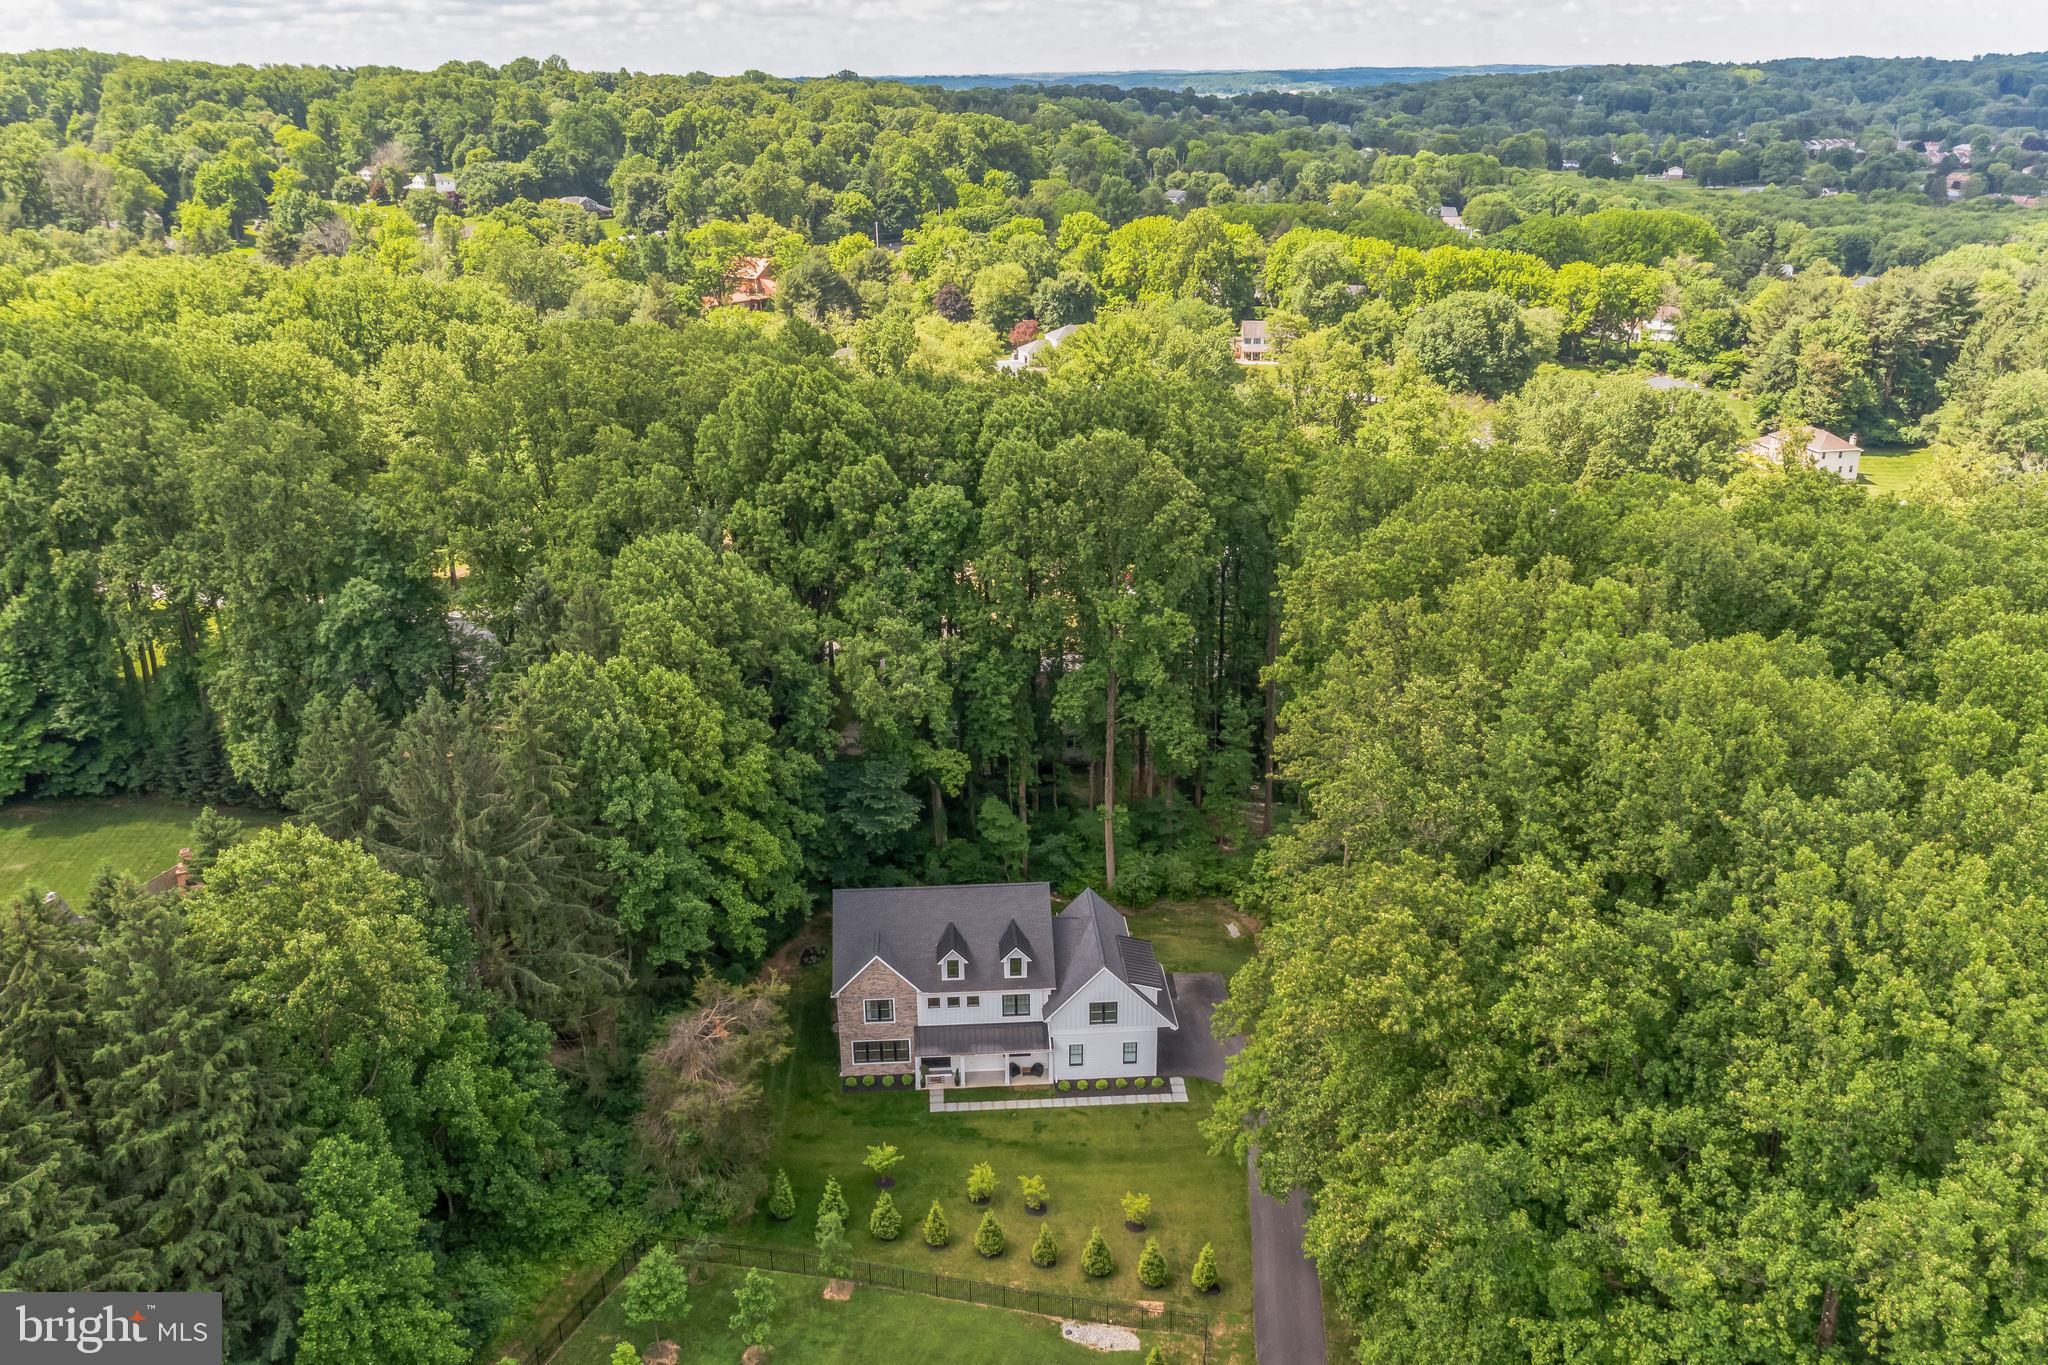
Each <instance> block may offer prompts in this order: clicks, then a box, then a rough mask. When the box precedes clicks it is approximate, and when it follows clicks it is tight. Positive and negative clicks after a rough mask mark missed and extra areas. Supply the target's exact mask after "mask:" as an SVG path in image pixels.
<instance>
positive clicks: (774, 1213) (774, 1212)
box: [768, 1171, 796, 1223]
mask: <svg viewBox="0 0 2048 1365" xmlns="http://www.w3.org/2000/svg"><path fill="white" fill-rule="evenodd" d="M768 1216H769V1217H770V1218H773V1219H774V1220H775V1221H776V1222H778V1223H787V1222H788V1221H789V1220H790V1219H792V1218H794V1217H796V1191H795V1190H794V1189H793V1188H791V1186H790V1183H789V1172H788V1171H777V1172H776V1173H775V1189H774V1191H773V1192H772V1193H770V1194H769V1196H768Z"/></svg>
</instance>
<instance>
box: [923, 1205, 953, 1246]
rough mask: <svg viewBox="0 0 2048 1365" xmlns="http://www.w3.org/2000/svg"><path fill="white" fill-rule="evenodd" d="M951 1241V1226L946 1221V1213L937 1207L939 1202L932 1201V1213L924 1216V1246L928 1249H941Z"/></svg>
mask: <svg viewBox="0 0 2048 1365" xmlns="http://www.w3.org/2000/svg"><path fill="white" fill-rule="evenodd" d="M952 1240H953V1225H952V1224H951V1223H948V1222H947V1221H946V1211H945V1210H944V1209H942V1208H940V1207H939V1201H938V1200H936V1199H934V1200H932V1211H931V1212H930V1213H927V1214H926V1215H925V1216H924V1244H925V1245H926V1246H928V1247H942V1246H944V1245H945V1244H946V1243H948V1242H950V1241H952Z"/></svg>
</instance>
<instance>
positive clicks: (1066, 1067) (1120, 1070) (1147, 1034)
mask: <svg viewBox="0 0 2048 1365" xmlns="http://www.w3.org/2000/svg"><path fill="white" fill-rule="evenodd" d="M1110 1002H1114V1003H1115V1004H1116V1022H1115V1023H1114V1024H1091V1023H1089V1022H1088V1006H1090V1005H1092V1004H1106V1003H1110ZM1046 1023H1047V1025H1048V1027H1049V1028H1050V1030H1051V1032H1052V1075H1053V1079H1055V1080H1063V1081H1071V1080H1095V1079H1097V1078H1099V1077H1105V1076H1110V1077H1114V1076H1155V1075H1157V1074H1158V1073H1159V1025H1160V1016H1159V1014H1158V1012H1157V1011H1156V1010H1155V1009H1153V1007H1152V1004H1151V1002H1150V1001H1148V1000H1147V999H1145V997H1144V996H1143V995H1141V994H1139V993H1138V992H1137V991H1134V990H1132V989H1131V988H1130V987H1129V986H1126V985H1125V984H1124V983H1123V982H1121V981H1119V980H1117V978H1116V976H1115V975H1114V974H1112V973H1110V972H1107V971H1104V972H1099V973H1097V974H1096V976H1095V979H1094V980H1092V981H1089V982H1087V983H1086V984H1085V985H1083V986H1082V987H1081V988H1080V990H1078V991H1076V992H1075V993H1074V994H1073V995H1072V996H1070V997H1069V998H1067V999H1065V1000H1062V1001H1061V1002H1060V1004H1059V1008H1058V1009H1056V1010H1054V1011H1053V1014H1052V1017H1051V1018H1050V1019H1048V1020H1047V1021H1046ZM1075 1043H1079V1044H1081V1048H1082V1055H1081V1065H1079V1066H1072V1065H1070V1064H1069V1063H1068V1061H1067V1050H1068V1048H1069V1047H1070V1046H1071V1045H1072V1044H1075ZM1125 1043H1136V1044H1137V1045H1138V1060H1137V1061H1136V1062H1135V1063H1132V1064H1131V1065H1128V1066H1126V1065H1125V1064H1124V1044H1125Z"/></svg>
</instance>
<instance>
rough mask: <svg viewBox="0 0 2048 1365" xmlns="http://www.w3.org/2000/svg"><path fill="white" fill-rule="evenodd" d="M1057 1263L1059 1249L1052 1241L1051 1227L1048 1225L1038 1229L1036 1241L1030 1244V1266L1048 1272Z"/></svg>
mask: <svg viewBox="0 0 2048 1365" xmlns="http://www.w3.org/2000/svg"><path fill="white" fill-rule="evenodd" d="M1059 1261H1060V1249H1059V1247H1058V1246H1057V1245H1056V1244H1055V1243H1054V1242H1053V1240H1052V1225H1051V1224H1050V1223H1048V1224H1046V1225H1045V1226H1043V1227H1041V1228H1039V1230H1038V1240H1037V1241H1035V1242H1033V1243H1032V1244H1031V1264H1033V1265H1035V1266H1041V1267H1043V1268H1045V1269H1047V1270H1050V1269H1052V1268H1053V1267H1054V1266H1056V1265H1058V1264H1059Z"/></svg>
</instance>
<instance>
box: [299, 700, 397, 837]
mask: <svg viewBox="0 0 2048 1365" xmlns="http://www.w3.org/2000/svg"><path fill="white" fill-rule="evenodd" d="M390 749H391V727H390V726H389V725H387V724H386V723H385V721H384V718H383V717H382V716H380V715H378V714H377V708H376V707H375V706H374V705H372V704H371V702H370V699H369V698H368V697H366V696H364V695H363V694H362V693H361V692H359V691H357V690H356V689H354V688H350V689H349V690H348V691H347V692H346V693H344V694H343V695H342V698H341V700H340V701H338V702H336V701H332V700H330V699H328V698H326V697H315V698H314V699H313V700H312V701H311V702H308V703H307V705H306V714H305V720H304V725H303V728H302V729H301V730H300V733H299V756H298V760H297V762H296V763H295V764H294V765H293V767H292V790H291V793H290V795H288V796H287V797H286V798H285V801H286V803H287V804H288V805H290V806H291V808H292V809H293V810H295V811H297V812H299V813H300V814H301V815H304V816H305V817H306V818H307V819H309V820H311V821H312V822H313V823H314V824H315V825H317V826H318V827H319V828H320V831H321V832H322V833H323V834H326V835H328V836H329V837H331V838H335V839H360V838H362V837H363V836H364V835H366V834H368V833H369V831H370V826H371V823H372V821H373V819H374V818H375V815H376V811H377V807H378V806H379V805H381V804H382V803H383V800H384V760H385V757H386V756H387V755H388V753H389V752H390Z"/></svg>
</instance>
